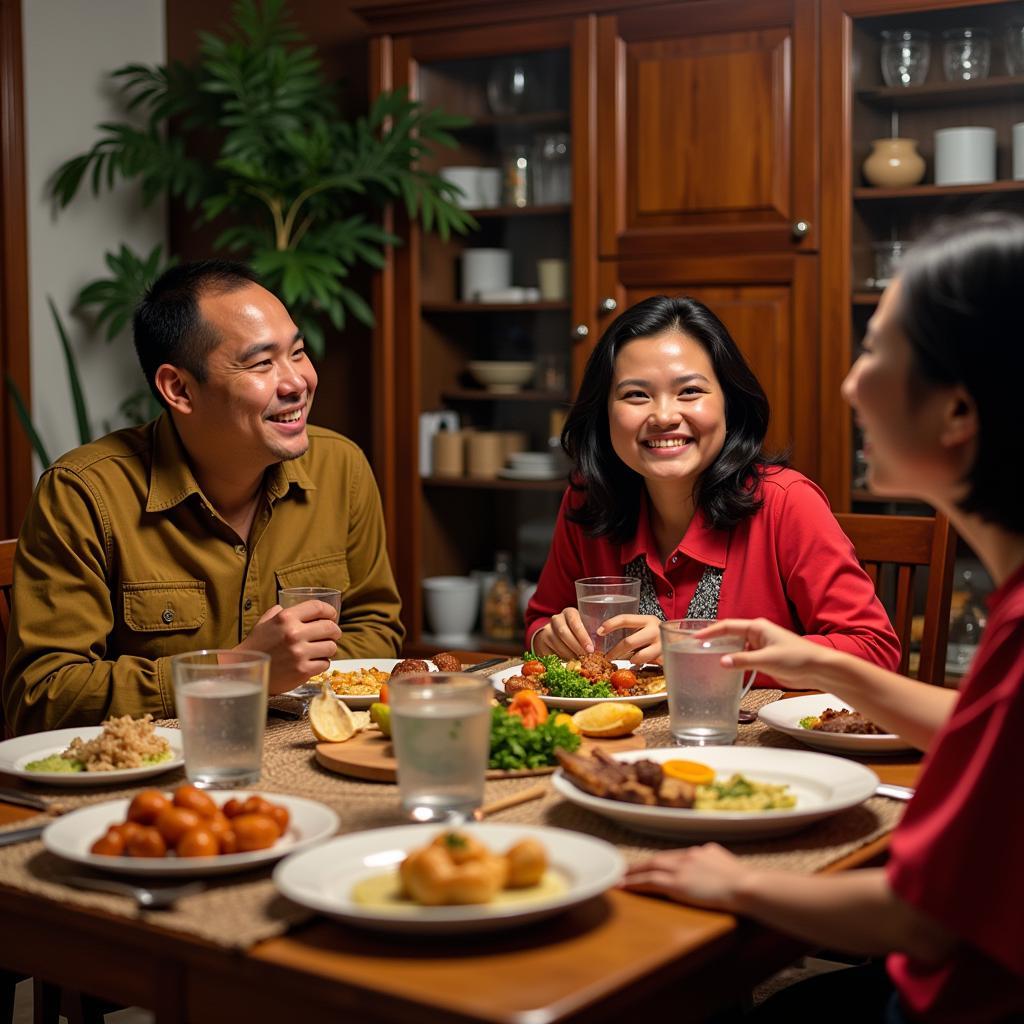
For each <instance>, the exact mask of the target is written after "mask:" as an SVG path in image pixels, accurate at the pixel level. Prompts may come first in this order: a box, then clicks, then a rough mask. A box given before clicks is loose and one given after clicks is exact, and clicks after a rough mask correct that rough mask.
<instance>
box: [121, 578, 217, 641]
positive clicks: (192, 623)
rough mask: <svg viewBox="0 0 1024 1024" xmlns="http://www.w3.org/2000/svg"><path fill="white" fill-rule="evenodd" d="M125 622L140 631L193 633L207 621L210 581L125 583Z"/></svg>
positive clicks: (131, 628) (130, 627) (133, 629)
mask: <svg viewBox="0 0 1024 1024" xmlns="http://www.w3.org/2000/svg"><path fill="white" fill-rule="evenodd" d="M123 591H124V622H125V625H126V626H127V627H128V628H129V629H130V630H132V631H133V632H136V633H192V632H195V631H196V630H197V629H199V628H200V627H201V626H202V625H203V623H204V622H206V614H207V613H206V584H205V583H203V582H202V581H200V580H180V581H178V580H172V581H168V580H159V581H154V582H152V583H125V584H124V587H123Z"/></svg>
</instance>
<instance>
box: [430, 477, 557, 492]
mask: <svg viewBox="0 0 1024 1024" xmlns="http://www.w3.org/2000/svg"><path fill="white" fill-rule="evenodd" d="M421 479H422V481H423V486H424V487H450V488H459V489H461V490H470V491H558V492H561V491H564V490H565V488H566V486H567V484H566V477H564V476H561V477H557V478H556V479H554V480H504V479H502V478H501V477H500V476H499V477H487V478H474V477H469V476H425V477H422V478H421Z"/></svg>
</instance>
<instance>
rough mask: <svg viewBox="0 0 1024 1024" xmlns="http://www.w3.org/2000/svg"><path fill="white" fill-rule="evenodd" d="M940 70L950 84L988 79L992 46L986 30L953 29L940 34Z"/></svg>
mask: <svg viewBox="0 0 1024 1024" xmlns="http://www.w3.org/2000/svg"><path fill="white" fill-rule="evenodd" d="M942 38H943V40H944V43H943V47H942V69H943V71H944V72H945V74H946V78H947V80H948V81H950V82H973V81H976V80H978V79H980V78H988V69H989V63H990V60H991V57H992V44H991V41H990V39H989V34H988V31H987V29H983V28H954V29H950V31H948V32H943V33H942Z"/></svg>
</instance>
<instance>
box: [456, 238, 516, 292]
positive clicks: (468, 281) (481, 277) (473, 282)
mask: <svg viewBox="0 0 1024 1024" xmlns="http://www.w3.org/2000/svg"><path fill="white" fill-rule="evenodd" d="M511 284H512V251H511V250H510V249H466V250H465V251H464V252H463V253H462V301H463V302H479V301H480V293H481V292H494V291H499V290H501V289H502V288H508V287H509V286H510V285H511Z"/></svg>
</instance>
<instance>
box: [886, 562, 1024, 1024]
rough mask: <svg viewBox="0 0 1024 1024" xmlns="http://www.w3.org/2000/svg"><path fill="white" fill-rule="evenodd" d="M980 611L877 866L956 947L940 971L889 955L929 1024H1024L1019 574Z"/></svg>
mask: <svg viewBox="0 0 1024 1024" xmlns="http://www.w3.org/2000/svg"><path fill="white" fill-rule="evenodd" d="M989 609H990V614H989V619H988V624H987V625H986V627H985V633H984V635H983V636H982V638H981V643H980V644H979V646H978V652H977V654H976V655H975V656H974V662H973V663H972V665H971V669H970V671H969V672H968V674H967V677H966V678H965V679H964V681H963V685H962V686H961V688H960V699H959V700H958V701H957V704H956V707H955V708H954V709H953V714H952V715H951V716H950V718H949V721H948V722H947V723H946V724H945V726H943V728H942V730H941V731H940V733H939V734H938V736H936V737H935V739H934V741H933V742H932V746H931V749H930V751H929V753H928V757H927V760H926V761H925V765H924V770H923V771H922V773H921V778H920V779H919V781H918V785H917V792H916V794H915V795H914V799H913V800H911V801H910V804H909V805H908V807H907V811H906V814H905V815H904V816H903V820H902V821H901V822H900V825H899V827H898V828H897V829H896V831H895V832H894V833H893V837H892V846H891V848H890V853H889V863H888V866H887V874H888V878H889V884H890V885H891V886H892V889H893V892H895V893H896V895H897V896H899V897H900V898H901V899H903V900H906V902H907V903H909V904H911V906H913V907H916V908H917V909H918V910H920V911H921V912H922V913H924V914H926V915H927V916H928V917H930V918H933V919H934V920H936V921H939V922H941V923H942V924H944V925H945V926H946V927H947V928H948V929H950V931H952V932H953V933H954V934H955V935H956V936H957V938H958V939H959V940H960V941H959V942H958V944H957V945H956V947H955V948H954V949H953V952H952V954H951V955H950V956H949V958H948V959H946V960H945V961H943V962H942V963H940V964H933V965H927V964H922V963H918V962H917V961H914V960H912V959H911V958H910V957H908V956H907V955H906V954H904V953H893V954H892V955H891V956H890V957H889V963H888V966H889V974H890V975H891V977H892V979H893V982H894V984H895V985H896V987H897V988H898V989H899V992H900V996H901V998H902V999H903V1003H904V1005H905V1007H906V1009H907V1010H909V1011H910V1012H911V1013H912V1014H914V1019H915V1020H917V1019H920V1020H924V1021H928V1022H936V1024H938V1022H942V1024H946V1022H949V1024H954V1022H960V1021H970V1022H971V1024H988V1022H992V1021H1020V1020H1024V873H1022V871H1021V865H1022V864H1024V823H1022V819H1021V814H1020V805H1019V800H1018V797H1017V792H1018V789H1019V786H1020V778H1021V773H1022V771H1024V747H1022V745H1021V740H1022V738H1024V568H1021V569H1018V570H1017V572H1016V573H1014V574H1013V576H1012V577H1011V578H1010V579H1009V580H1007V581H1006V582H1005V583H1004V584H1003V585H1002V586H1001V587H1000V588H999V589H998V590H997V591H996V592H995V593H994V594H993V595H992V597H991V598H990V600H989Z"/></svg>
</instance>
